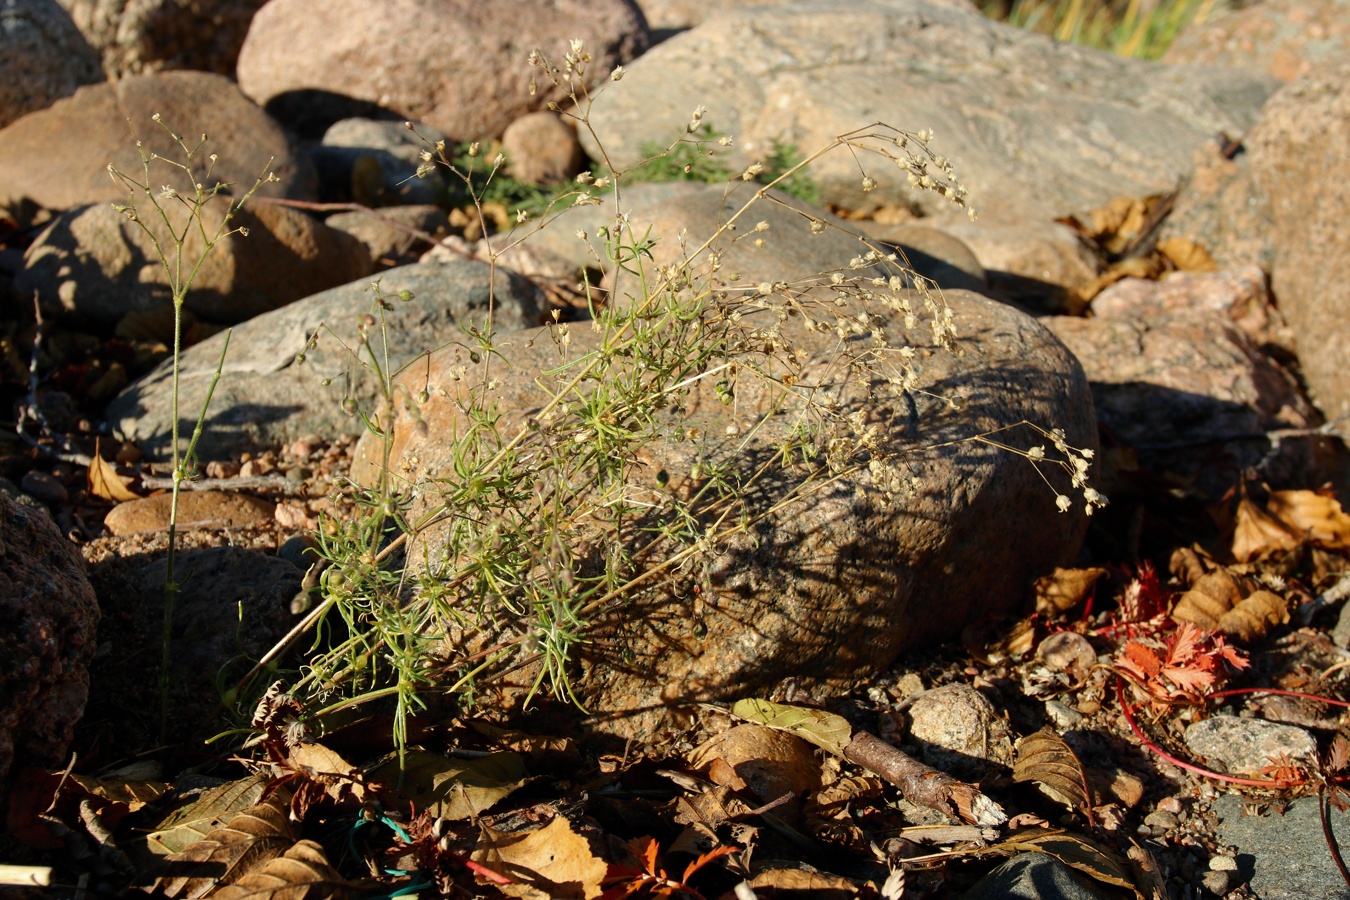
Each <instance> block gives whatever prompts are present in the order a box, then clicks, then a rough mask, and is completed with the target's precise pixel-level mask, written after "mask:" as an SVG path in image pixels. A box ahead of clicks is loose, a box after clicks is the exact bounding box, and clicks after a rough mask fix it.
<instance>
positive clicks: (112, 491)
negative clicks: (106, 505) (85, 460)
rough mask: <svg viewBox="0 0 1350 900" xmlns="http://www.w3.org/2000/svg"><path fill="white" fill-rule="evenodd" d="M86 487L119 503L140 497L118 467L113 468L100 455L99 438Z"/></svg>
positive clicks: (90, 491) (89, 490)
mask: <svg viewBox="0 0 1350 900" xmlns="http://www.w3.org/2000/svg"><path fill="white" fill-rule="evenodd" d="M85 488H86V490H88V492H89V493H90V494H92V495H93V496H95V497H99V498H102V499H104V500H112V501H114V502H117V503H123V502H125V501H127V500H138V499H140V494H137V493H136V492H135V491H133V490H132V489H131V488H129V487H127V483H126V482H125V481H123V480H122V476H120V475H118V474H117V469H115V468H113V465H112V463H110V462H108V461H107V460H105V459H104V458H103V457H102V456H100V455H99V441H98V438H94V455H93V456H92V457H90V459H89V471H88V473H87V474H86V475H85Z"/></svg>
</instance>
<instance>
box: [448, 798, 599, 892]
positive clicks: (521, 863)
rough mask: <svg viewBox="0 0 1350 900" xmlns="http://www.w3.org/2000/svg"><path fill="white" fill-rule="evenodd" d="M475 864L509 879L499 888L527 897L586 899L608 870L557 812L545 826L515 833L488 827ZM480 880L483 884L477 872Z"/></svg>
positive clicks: (587, 844)
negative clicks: (507, 882) (509, 882)
mask: <svg viewBox="0 0 1350 900" xmlns="http://www.w3.org/2000/svg"><path fill="white" fill-rule="evenodd" d="M472 856H473V860H474V862H477V863H481V864H482V865H484V866H487V867H488V868H489V869H492V870H493V871H495V872H498V873H500V874H502V875H505V876H506V877H507V878H510V879H511V881H512V883H511V884H500V885H497V886H496V889H497V890H499V891H501V892H502V893H503V894H506V895H507V896H508V897H524V898H529V900H549V898H555V897H556V898H565V900H573V898H575V900H582V898H587V900H589V898H593V897H599V896H600V893H601V890H600V883H601V881H603V880H604V877H605V872H606V870H607V869H608V866H607V865H606V863H605V861H604V860H603V859H601V858H599V857H598V856H596V855H595V853H594V852H593V851H592V850H591V845H590V843H589V842H588V841H587V840H586V839H585V838H584V837H582V836H581V835H579V834H577V833H576V831H574V830H573V828H572V823H571V822H569V821H567V819H565V818H563V817H562V816H559V817H558V818H556V819H554V820H553V821H552V822H549V823H548V824H547V825H545V826H544V827H543V828H538V829H535V830H534V831H526V832H517V833H514V834H508V833H503V832H499V831H494V830H493V829H491V828H485V829H484V836H483V839H482V841H481V842H480V843H479V846H478V849H476V850H474V851H473V854H472ZM479 883H480V884H482V883H485V882H484V880H483V879H482V877H481V876H479Z"/></svg>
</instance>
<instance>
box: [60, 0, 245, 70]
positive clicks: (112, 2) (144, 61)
mask: <svg viewBox="0 0 1350 900" xmlns="http://www.w3.org/2000/svg"><path fill="white" fill-rule="evenodd" d="M59 2H60V3H61V5H62V6H64V7H65V8H66V10H67V11H68V12H69V13H70V17H71V18H72V19H74V20H75V24H76V25H78V26H79V29H80V31H81V32H83V34H84V36H85V37H86V38H88V40H89V43H90V44H91V45H93V46H94V47H95V48H96V49H97V50H98V51H99V53H101V54H102V57H103V71H104V72H106V73H107V74H108V77H109V78H121V77H124V76H127V75H139V74H143V73H147V72H159V71H162V70H164V69H193V70H195V71H199V72H214V73H216V74H217V75H227V76H231V77H232V76H233V75H234V65H235V61H236V60H237V59H238V58H239V48H240V47H241V46H243V44H244V35H246V34H248V26H249V23H250V22H251V21H253V14H254V13H256V12H257V11H258V8H259V7H261V6H262V5H263V4H264V3H266V2H267V0H59Z"/></svg>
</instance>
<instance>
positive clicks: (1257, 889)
mask: <svg viewBox="0 0 1350 900" xmlns="http://www.w3.org/2000/svg"><path fill="white" fill-rule="evenodd" d="M1317 802H1318V801H1317V798H1316V797H1300V798H1298V799H1296V800H1294V801H1292V802H1291V803H1290V804H1289V805H1288V806H1287V807H1285V810H1284V814H1283V815H1277V814H1275V813H1267V814H1266V815H1249V814H1248V811H1247V809H1246V804H1245V803H1244V802H1243V799H1242V797H1240V796H1238V795H1237V794H1225V795H1224V796H1222V797H1220V798H1219V799H1218V801H1217V802H1215V804H1214V811H1215V812H1216V813H1218V816H1219V829H1218V830H1219V838H1220V840H1222V841H1223V842H1224V843H1226V844H1232V845H1234V846H1236V847H1237V863H1238V872H1237V873H1234V874H1237V875H1239V876H1241V877H1243V879H1244V880H1248V881H1249V882H1250V884H1249V887H1250V889H1251V891H1252V893H1253V894H1255V895H1256V896H1258V897H1260V898H1261V900H1308V898H1310V897H1318V898H1326V900H1350V890H1347V889H1346V886H1345V880H1344V879H1343V878H1341V874H1340V872H1339V871H1337V869H1336V863H1335V862H1333V861H1332V858H1331V852H1330V851H1329V850H1328V849H1327V841H1326V837H1325V836H1324V835H1323V834H1322V821H1321V818H1320V816H1319V815H1318V813H1317ZM1329 814H1330V816H1331V826H1332V830H1333V831H1334V832H1335V833H1336V835H1337V836H1338V837H1339V836H1341V835H1345V834H1350V813H1344V812H1337V811H1336V810H1335V809H1332V810H1330V812H1329ZM1340 839H1341V840H1342V841H1344V838H1343V837H1342V838H1340Z"/></svg>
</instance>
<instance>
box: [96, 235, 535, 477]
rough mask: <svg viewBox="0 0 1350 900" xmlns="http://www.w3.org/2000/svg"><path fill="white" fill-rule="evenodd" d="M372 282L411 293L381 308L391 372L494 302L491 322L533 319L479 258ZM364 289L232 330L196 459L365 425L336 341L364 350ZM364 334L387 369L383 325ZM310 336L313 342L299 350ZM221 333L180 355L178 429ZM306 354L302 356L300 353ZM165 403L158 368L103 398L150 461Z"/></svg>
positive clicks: (506, 324) (358, 375)
mask: <svg viewBox="0 0 1350 900" xmlns="http://www.w3.org/2000/svg"><path fill="white" fill-rule="evenodd" d="M379 282H380V287H381V290H382V291H383V292H384V293H386V294H390V295H397V294H398V293H399V292H401V291H410V292H411V293H412V294H413V299H411V300H408V301H402V300H393V301H392V302H391V308H390V309H388V310H386V311H385V313H384V320H385V323H386V325H387V334H388V353H389V362H390V364H391V365H392V367H393V369H394V370H395V371H398V370H399V369H401V368H403V367H404V366H407V365H408V364H409V363H410V362H412V361H414V360H416V359H417V358H418V356H420V355H421V354H423V353H425V352H426V351H428V350H431V349H434V348H436V347H440V346H443V345H445V344H449V343H454V342H457V341H462V340H464V339H465V333H464V329H465V328H467V327H470V326H472V327H478V328H481V327H483V325H484V323H485V320H486V318H487V310H488V305H489V304H490V303H491V304H493V305H494V317H495V320H496V322H497V325H498V327H502V328H521V327H523V326H526V325H535V324H538V322H539V306H538V298H537V290H536V289H535V288H534V287H533V286H532V285H530V284H528V283H526V282H524V281H523V280H521V279H518V278H513V277H510V276H508V275H507V274H506V273H504V272H500V271H499V272H498V273H497V274H496V276H495V279H494V277H493V275H492V270H491V269H490V268H489V267H488V266H487V265H485V264H484V263H480V262H474V261H471V260H466V259H453V260H448V261H446V262H445V263H421V264H418V265H412V266H402V267H400V268H396V269H390V270H388V271H386V272H384V273H382V274H381V275H380V277H379ZM369 288H370V285H369V284H367V283H364V282H358V283H353V284H347V285H343V286H341V287H336V288H333V289H331V290H328V291H324V292H323V293H321V294H316V295H314V296H312V297H308V298H305V299H304V300H300V301H297V302H295V303H292V304H290V305H289V306H286V307H283V308H281V309H279V310H276V311H275V312H271V313H267V314H265V315H261V316H258V317H256V318H254V319H251V320H249V321H248V322H245V323H244V324H242V325H240V326H238V327H237V328H235V329H234V334H233V336H232V338H231V340H230V346H229V353H228V354H227V355H226V357H225V368H224V374H223V375H222V377H221V379H220V383H219V384H218V385H216V389H215V393H214V394H212V396H211V408H210V410H209V412H208V415H207V417H206V428H205V430H204V432H203V434H202V438H201V442H200V443H199V444H198V446H197V453H198V455H199V456H200V457H201V458H202V459H224V458H232V457H236V456H237V455H238V454H239V453H241V452H243V451H245V450H249V451H256V450H257V449H258V448H260V447H267V446H273V445H277V444H281V443H288V442H290V441H294V440H295V439H296V438H299V437H301V436H303V435H306V434H315V433H317V434H321V435H326V436H334V435H338V434H343V433H349V434H352V433H357V432H360V431H361V430H362V427H363V426H362V424H361V420H360V419H359V418H358V417H357V416H356V415H354V414H351V413H348V412H346V411H344V409H343V400H344V399H347V398H350V399H351V400H352V401H353V402H354V403H355V406H356V407H357V408H359V409H361V410H363V411H366V412H370V411H372V410H374V408H375V406H376V400H377V398H378V396H379V393H378V391H377V385H376V382H375V379H374V378H373V377H372V376H371V374H370V373H369V372H368V371H367V369H365V368H364V367H363V366H362V365H361V363H360V361H358V360H357V359H356V358H354V357H353V355H352V353H351V352H349V351H348V350H347V349H344V347H343V345H342V344H340V343H339V341H342V342H344V343H345V345H346V347H348V348H351V349H352V350H356V349H359V347H360V345H359V344H358V343H357V341H358V339H359V337H360V334H361V332H362V328H361V323H362V319H363V317H364V316H365V315H367V314H370V313H372V310H374V302H375V299H374V295H373V294H372V293H371V292H370V289H369ZM366 333H367V334H368V336H369V340H370V342H371V346H372V347H374V348H375V349H376V350H377V351H378V352H379V353H380V356H379V358H380V359H381V365H383V347H384V344H383V341H384V335H383V334H382V333H381V330H380V328H379V327H378V326H374V327H369V328H368V329H366ZM315 335H317V336H318V345H317V346H315V347H311V348H310V349H309V350H305V347H306V344H307V343H308V342H309V340H310V338H312V337H314V336H315ZM224 339H225V336H224V335H223V334H221V335H217V336H215V337H213V338H211V339H209V340H206V341H203V342H202V343H200V344H197V345H196V346H194V347H190V348H189V349H188V350H187V351H185V352H184V354H183V359H182V372H181V375H180V401H181V402H180V416H181V420H180V421H181V424H182V427H183V429H184V430H183V434H185V435H186V434H190V433H191V428H192V426H193V424H195V421H196V416H197V413H198V412H199V411H200V409H201V405H202V402H203V401H204V400H205V398H206V391H207V388H208V386H209V385H210V383H211V379H212V378H213V376H214V375H215V370H216V363H217V362H218V361H219V359H220V354H221V349H222V346H223V342H224ZM301 352H304V354H305V358H304V361H303V362H300V361H298V360H297V359H296V357H297V355H299V354H300V353H301ZM325 381H328V382H329V384H327V385H325V384H324V382H325ZM172 400H173V392H172V379H171V378H170V369H169V365H168V363H165V364H164V365H162V366H160V367H159V368H157V369H155V370H154V371H153V372H151V373H149V374H148V375H146V376H144V377H143V378H141V379H139V380H137V381H135V382H133V383H132V384H131V385H129V386H128V387H127V388H126V389H125V390H123V391H122V393H121V394H119V395H118V397H117V398H116V399H115V400H114V401H113V402H112V403H111V404H109V406H108V411H107V419H108V421H109V422H110V423H111V424H112V425H113V427H114V429H116V430H117V432H118V433H119V434H121V435H122V436H123V437H125V438H128V439H130V440H134V441H136V442H137V444H138V445H139V446H140V447H141V449H142V450H143V451H145V453H146V454H147V456H149V457H151V458H154V459H166V458H168V456H169V423H170V421H171V413H170V410H171V409H172V408H173V406H172Z"/></svg>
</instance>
